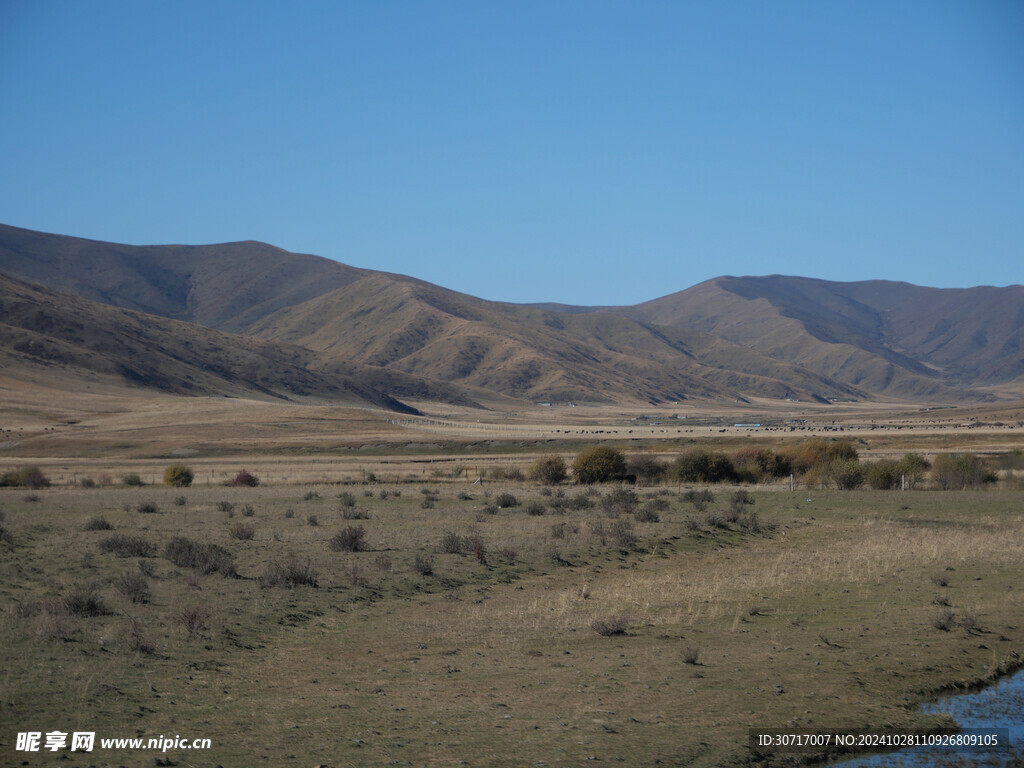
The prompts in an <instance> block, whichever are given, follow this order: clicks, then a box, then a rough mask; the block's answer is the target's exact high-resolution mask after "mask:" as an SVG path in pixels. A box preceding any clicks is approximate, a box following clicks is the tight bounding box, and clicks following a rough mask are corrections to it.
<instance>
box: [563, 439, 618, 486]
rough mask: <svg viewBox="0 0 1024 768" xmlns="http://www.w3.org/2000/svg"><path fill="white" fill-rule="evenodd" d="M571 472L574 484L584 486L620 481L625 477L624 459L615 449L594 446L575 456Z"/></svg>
mask: <svg viewBox="0 0 1024 768" xmlns="http://www.w3.org/2000/svg"><path fill="white" fill-rule="evenodd" d="M572 472H573V475H574V476H575V477H576V482H577V483H583V484H585V485H591V484H593V483H606V482H611V481H613V480H622V479H623V478H624V477H625V476H626V459H625V458H624V457H623V455H622V452H621V451H619V450H618V449H617V448H612V447H610V446H607V445H595V446H593V447H592V448H587V449H585V450H583V451H581V452H580V453H579V454H577V456H576V460H575V461H574V462H573V464H572Z"/></svg>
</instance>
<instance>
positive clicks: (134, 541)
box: [96, 533, 156, 557]
mask: <svg viewBox="0 0 1024 768" xmlns="http://www.w3.org/2000/svg"><path fill="white" fill-rule="evenodd" d="M96 546H98V547H99V550H100V552H104V553H107V552H110V553H113V554H115V555H117V556H118V557H152V556H153V555H155V554H156V545H155V544H151V543H150V542H148V541H146V539H144V538H143V537H142V536H128V535H126V534H123V533H115V534H114V535H113V536H108V537H107V538H105V539H103V540H102V541H100V542H99V543H98V544H97V545H96Z"/></svg>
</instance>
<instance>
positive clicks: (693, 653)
mask: <svg viewBox="0 0 1024 768" xmlns="http://www.w3.org/2000/svg"><path fill="white" fill-rule="evenodd" d="M699 660H700V649H699V648H697V646H695V645H688V646H686V650H685V651H683V663H684V664H698V663H699Z"/></svg>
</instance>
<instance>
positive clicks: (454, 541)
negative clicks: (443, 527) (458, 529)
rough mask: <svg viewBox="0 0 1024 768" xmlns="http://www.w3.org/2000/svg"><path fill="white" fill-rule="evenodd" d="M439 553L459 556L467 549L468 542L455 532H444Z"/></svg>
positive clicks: (466, 538)
mask: <svg viewBox="0 0 1024 768" xmlns="http://www.w3.org/2000/svg"><path fill="white" fill-rule="evenodd" d="M440 546H441V551H442V552H444V553H445V554H448V555H461V554H462V553H463V552H465V551H466V550H467V549H469V540H468V537H466V536H460V535H459V534H457V533H455V531H445V532H444V534H442V536H441V545H440Z"/></svg>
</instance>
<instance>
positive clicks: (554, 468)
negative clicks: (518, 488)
mask: <svg viewBox="0 0 1024 768" xmlns="http://www.w3.org/2000/svg"><path fill="white" fill-rule="evenodd" d="M568 476H569V473H568V470H567V469H566V467H565V461H564V460H563V459H562V457H561V456H556V455H551V456H545V457H544V458H542V459H538V460H537V461H536V462H535V463H534V465H533V466H532V467H530V479H531V480H533V481H534V482H537V483H544V484H545V485H557V484H558V483H560V482H562V481H563V480H565V478H566V477H568Z"/></svg>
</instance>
